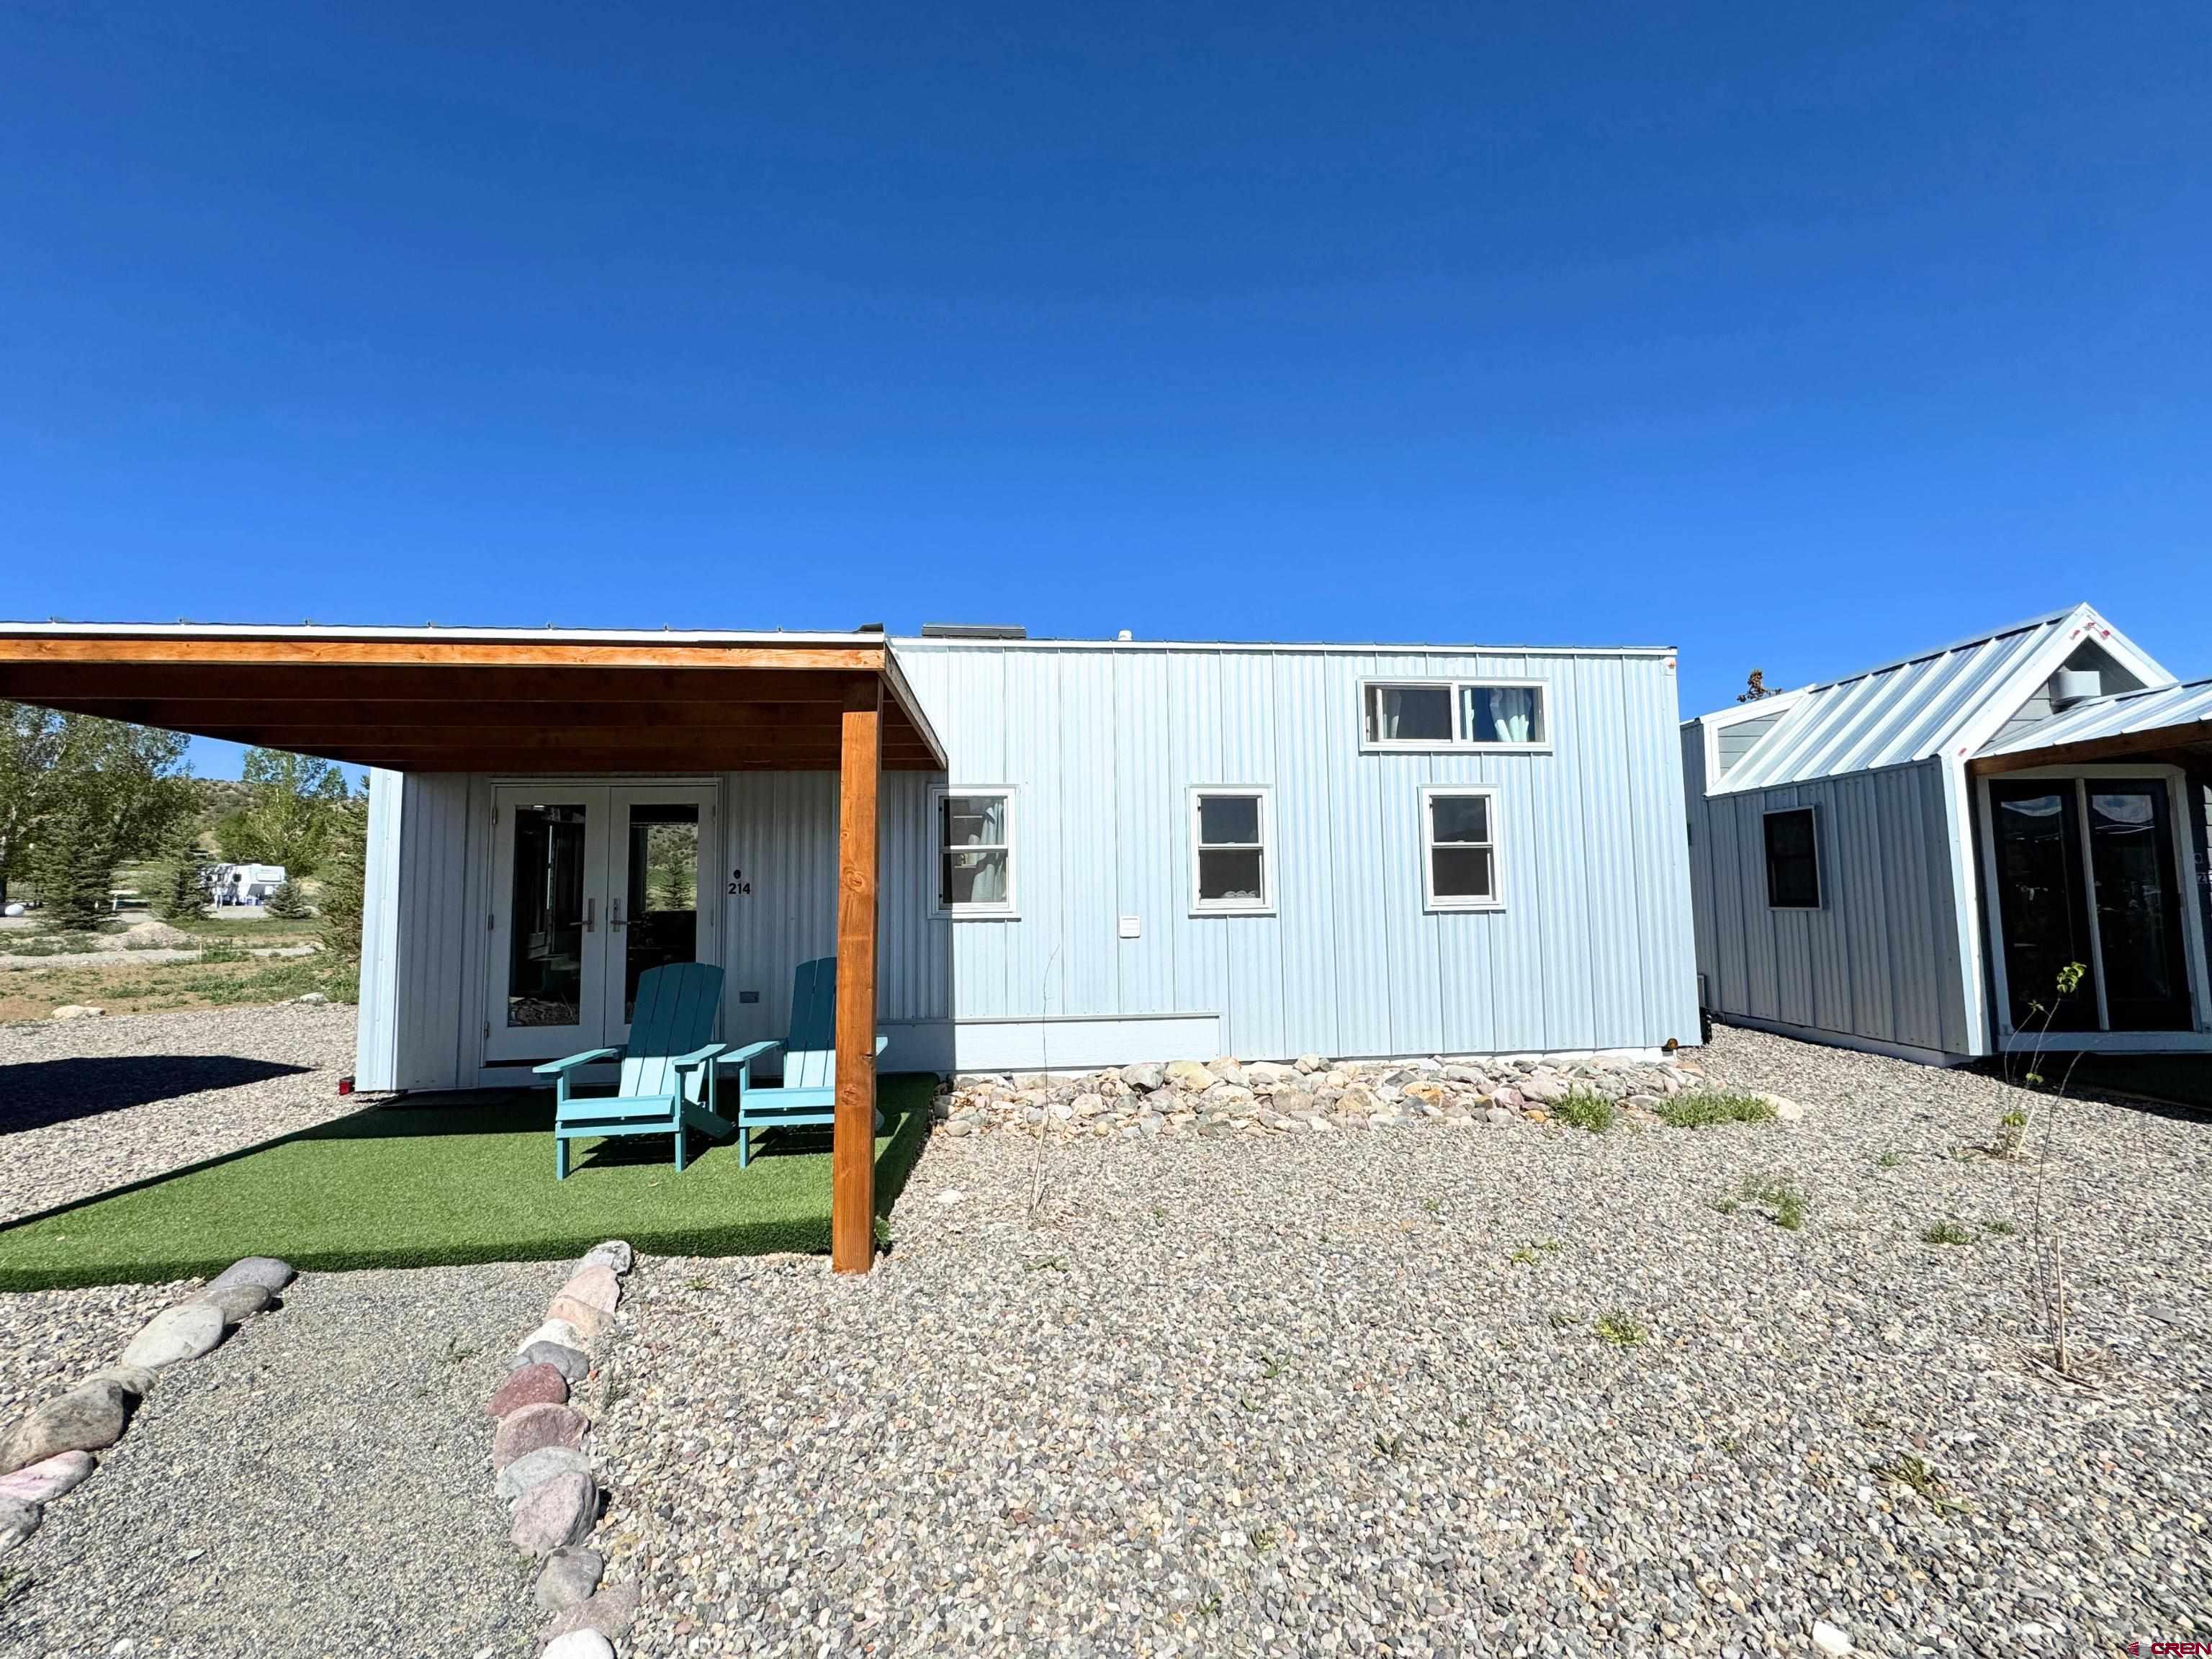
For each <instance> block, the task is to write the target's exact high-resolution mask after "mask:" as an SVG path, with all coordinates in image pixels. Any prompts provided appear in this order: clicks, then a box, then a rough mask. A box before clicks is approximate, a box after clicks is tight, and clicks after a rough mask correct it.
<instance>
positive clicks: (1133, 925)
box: [1121, 916, 1139, 939]
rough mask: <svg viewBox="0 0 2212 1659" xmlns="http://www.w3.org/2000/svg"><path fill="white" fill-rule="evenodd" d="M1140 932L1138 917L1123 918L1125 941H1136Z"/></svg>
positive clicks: (1122, 929)
mask: <svg viewBox="0 0 2212 1659" xmlns="http://www.w3.org/2000/svg"><path fill="white" fill-rule="evenodd" d="M1138 933H1139V928H1138V927H1137V919H1136V917H1134V916H1124V917H1122V918H1121V937H1122V938H1123V939H1134V938H1136V937H1137V935H1138Z"/></svg>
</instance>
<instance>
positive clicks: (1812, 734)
mask: <svg viewBox="0 0 2212 1659" xmlns="http://www.w3.org/2000/svg"><path fill="white" fill-rule="evenodd" d="M2077 633H2083V634H2093V635H2095V636H2096V638H2097V641H2098V643H2100V645H2106V646H2107V647H2111V646H2112V645H2113V643H2114V630H2113V629H2112V625H2111V624H2110V623H2106V621H2105V620H2104V618H2102V617H2100V616H2099V615H2098V614H2097V613H2096V611H2093V610H2092V609H2091V608H2090V607H2089V606H2088V605H2074V606H2071V607H2069V609H2067V610H2064V611H2054V612H2053V613H2051V615H2050V616H2047V617H2035V618H2034V619H2033V620H2032V621H2029V622H2024V623H2014V624H2013V625H2012V626H2011V627H2009V628H2004V629H1998V630H1997V631H1996V632H1995V633H1991V634H1984V635H1980V636H1979V637H1978V638H1975V639H1971V640H1962V641H1960V642H1959V643H1958V644H1956V645H1949V646H1945V647H1943V648H1942V649H1941V650H1938V651H1931V652H1928V653H1923V655H1920V656H1917V657H1908V658H1905V659H1903V660H1901V661H1899V662H1894V663H1890V664H1887V665H1884V666H1882V667H1880V668H1875V669H1869V670H1868V671H1865V672H1863V673H1860V674H1854V675H1852V676H1850V678H1846V679H1840V680H1832V681H1830V682H1828V683H1826V684H1820V685H1814V686H1808V688H1806V690H1804V691H1803V692H1802V693H1801V694H1799V695H1798V696H1797V697H1796V701H1795V702H1793V703H1792V704H1791V706H1790V710H1789V712H1788V713H1787V714H1785V715H1784V717H1783V719H1782V720H1781V722H1780V723H1779V724H1778V725H1777V726H1775V727H1774V728H1773V729H1772V730H1771V731H1770V732H1767V733H1766V734H1765V736H1764V737H1762V738H1759V741H1758V742H1757V743H1755V744H1753V745H1752V747H1751V749H1750V750H1749V751H1748V752H1747V753H1746V754H1745V755H1744V756H1743V757H1742V758H1741V760H1739V761H1737V762H1736V763H1735V765H1734V766H1732V767H1730V768H1729V772H1728V775H1727V776H1726V777H1724V778H1719V779H1715V780H1713V781H1711V782H1710V783H1709V785H1708V788H1707V793H1711V794H1733V793H1739V792H1741V791H1743V790H1747V789H1771V788H1775V787H1778V786H1780V785H1784V784H1791V783H1803V782H1806V781H1809V780H1811V779H1814V778H1826V777H1833V776H1835V775H1838V774H1839V773H1845V772H1868V771H1872V770H1874V769H1875V768H1877V767H1883V766H1899V765H1902V764H1905V763H1907V762H1911V761H1917V760H1924V759H1926V758H1927V757H1929V756H1930V755H1934V754H1936V753H1939V752H1941V751H1942V750H1943V749H1945V748H1946V747H1948V745H1949V744H1951V743H1952V742H1953V740H1954V738H1957V737H1958V736H1959V735H1960V733H1961V732H1963V731H1965V730H1966V728H1967V727H1968V726H1972V724H1973V723H1974V722H1975V721H1976V720H1978V719H1979V718H1980V717H1981V716H1982V715H1983V714H1985V713H1986V712H1987V711H1988V709H1989V708H1990V703H1991V702H1992V700H1993V699H1995V698H1996V697H1997V696H2000V694H2003V693H2006V692H2007V690H2008V687H2014V686H2015V683H2016V682H2017V680H2018V678H2019V677H2020V676H2021V672H2022V671H2024V670H2026V669H2027V668H2028V667H2029V666H2030V665H2033V664H2034V663H2035V662H2036V661H2037V660H2038V659H2039V658H2040V657H2041V656H2042V655H2043V654H2044V651H2045V647H2046V646H2048V645H2050V644H2051V642H2052V641H2054V640H2057V639H2066V638H2071V637H2072V636H2073V635H2075V634H2077ZM2118 648H2119V649H2120V650H2122V651H2124V652H2126V653H2129V654H2130V656H2133V657H2135V658H2136V659H2139V660H2143V661H2145V662H2146V663H2148V659H2142V654H2141V653H2139V652H2136V650H2135V649H2134V647H2132V645H2130V643H2129V642H2128V641H2126V640H2125V639H2124V637H2123V638H2121V639H2120V640H2119V641H2118ZM2149 666H2151V667H2152V668H2153V669H2154V670H2155V669H2156V665H2154V664H2149ZM2160 672H2162V671H2160ZM2020 695H2021V698H2022V699H2023V700H2024V699H2025V697H2026V696H2027V690H2026V689H2024V688H2023V689H2021V690H2020Z"/></svg>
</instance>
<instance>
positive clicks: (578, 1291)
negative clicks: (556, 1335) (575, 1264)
mask: <svg viewBox="0 0 2212 1659" xmlns="http://www.w3.org/2000/svg"><path fill="white" fill-rule="evenodd" d="M561 1294H562V1296H566V1297H574V1299H575V1300H576V1301H579V1302H580V1303H582V1304H584V1305H585V1306H586V1307H587V1308H597V1309H598V1310H599V1311H600V1312H601V1313H608V1314H611V1313H612V1312H613V1311H614V1310H615V1304H617V1302H619V1301H621V1300H622V1281H621V1280H620V1279H617V1278H616V1277H615V1270H614V1269H613V1268H612V1267H607V1266H606V1265H605V1263H603V1262H596V1261H595V1262H593V1263H592V1265H591V1266H589V1267H584V1268H582V1269H580V1270H579V1271H578V1272H577V1273H576V1274H575V1276H574V1278H572V1279H569V1281H568V1283H567V1284H565V1285H562V1287H561Z"/></svg>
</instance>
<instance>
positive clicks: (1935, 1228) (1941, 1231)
mask: <svg viewBox="0 0 2212 1659" xmlns="http://www.w3.org/2000/svg"><path fill="white" fill-rule="evenodd" d="M1920 1242H1921V1243H1923V1244H1971V1243H1973V1242H1974V1231H1973V1229H1972V1228H1971V1227H1962V1226H1960V1225H1959V1224H1958V1223H1957V1222H1955V1221H1938V1222H1936V1223H1935V1224H1934V1225H1931V1226H1929V1227H1928V1228H1927V1229H1926V1230H1925V1231H1923V1232H1922V1233H1921V1235H1920Z"/></svg>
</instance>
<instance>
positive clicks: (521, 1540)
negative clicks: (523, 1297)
mask: <svg viewBox="0 0 2212 1659" xmlns="http://www.w3.org/2000/svg"><path fill="white" fill-rule="evenodd" d="M632 1260H633V1257H632V1253H631V1250H630V1247H629V1245H628V1244H626V1243H623V1242H622V1241H621V1240H619V1239H610V1240H608V1241H606V1242H605V1243H601V1244H598V1245H595V1246H593V1247H592V1249H591V1250H590V1251H589V1252H587V1253H586V1255H585V1257H584V1259H583V1260H582V1261H580V1262H579V1263H577V1264H576V1270H575V1272H574V1273H572V1274H571V1275H570V1276H569V1278H568V1282H567V1283H566V1284H564V1285H562V1287H561V1289H560V1290H559V1291H557V1292H556V1294H555V1295H554V1297H553V1299H552V1301H551V1302H550V1303H549V1304H547V1306H546V1310H545V1318H544V1322H542V1323H540V1324H539V1325H538V1327H537V1328H535V1329H533V1330H532V1331H531V1332H530V1334H528V1335H526V1336H525V1337H524V1338H523V1339H522V1340H521V1341H520V1342H519V1343H517V1344H516V1345H515V1350H514V1355H513V1358H512V1359H510V1360H509V1361H508V1362H507V1364H508V1369H507V1379H506V1381H505V1382H503V1383H501V1384H500V1385H499V1387H498V1389H496V1390H495V1392H494V1393H493V1395H492V1397H491V1404H490V1406H489V1412H490V1414H491V1416H492V1418H493V1419H494V1421H495V1424H496V1427H495V1429H494V1431H493V1433H492V1441H491V1466H492V1474H493V1476H494V1478H495V1479H494V1485H495V1490H496V1491H497V1492H498V1494H499V1496H500V1497H501V1498H502V1499H504V1500H505V1501H506V1503H507V1508H508V1514H509V1516H510V1518H511V1519H510V1525H509V1527H508V1529H507V1538H508V1541H509V1542H510V1543H512V1544H513V1546H514V1547H515V1548H516V1549H517V1550H519V1551H520V1552H521V1553H522V1554H523V1555H524V1556H525V1557H526V1558H527V1559H530V1560H531V1561H532V1563H533V1564H534V1565H535V1568H536V1573H535V1577H533V1579H532V1583H531V1595H532V1598H533V1599H534V1601H536V1603H537V1605H538V1607H539V1608H540V1609H542V1610H543V1611H544V1612H547V1613H552V1614H553V1615H554V1617H553V1620H552V1622H551V1623H550V1625H548V1626H546V1627H545V1628H544V1631H543V1632H541V1635H542V1638H543V1640H544V1644H545V1649H544V1651H545V1654H546V1655H547V1656H549V1659H613V1655H614V1651H615V1647H614V1644H615V1641H616V1639H617V1638H619V1637H620V1636H621V1635H622V1634H623V1632H625V1631H627V1630H628V1629H629V1624H630V1620H632V1619H633V1618H635V1616H636V1613H637V1587H636V1586H635V1584H629V1583H614V1584H610V1583H602V1582H601V1581H602V1578H603V1577H604V1574H605V1569H606V1558H605V1556H604V1555H602V1554H601V1553H599V1551H598V1550H595V1549H593V1548H591V1547H590V1541H591V1536H592V1528H595V1527H596V1526H598V1525H599V1516H600V1507H601V1502H602V1499H603V1497H604V1494H603V1493H602V1492H601V1490H600V1487H599V1481H598V1480H597V1479H596V1478H595V1477H594V1474H593V1471H592V1458H591V1455H590V1451H589V1446H588V1439H589V1436H590V1434H591V1429H592V1423H591V1419H589V1418H588V1417H586V1416H585V1415H584V1413H582V1412H581V1411H580V1410H579V1409H578V1408H577V1407H576V1406H575V1405H574V1404H572V1403H571V1400H570V1395H571V1392H572V1390H574V1389H576V1388H578V1387H579V1386H580V1385H581V1384H583V1383H585V1381H586V1378H587V1377H588V1376H590V1374H591V1359H590V1353H591V1350H592V1346H593V1345H594V1344H595V1343H599V1342H600V1341H601V1340H603V1339H605V1337H607V1336H608V1335H609V1334H611V1332H612V1331H613V1330H614V1328H615V1310H616V1309H617V1307H618V1306H619V1305H620V1304H621V1300H622V1279H623V1274H625V1273H629V1270H630V1267H631V1263H632Z"/></svg>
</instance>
